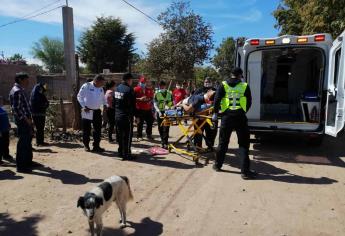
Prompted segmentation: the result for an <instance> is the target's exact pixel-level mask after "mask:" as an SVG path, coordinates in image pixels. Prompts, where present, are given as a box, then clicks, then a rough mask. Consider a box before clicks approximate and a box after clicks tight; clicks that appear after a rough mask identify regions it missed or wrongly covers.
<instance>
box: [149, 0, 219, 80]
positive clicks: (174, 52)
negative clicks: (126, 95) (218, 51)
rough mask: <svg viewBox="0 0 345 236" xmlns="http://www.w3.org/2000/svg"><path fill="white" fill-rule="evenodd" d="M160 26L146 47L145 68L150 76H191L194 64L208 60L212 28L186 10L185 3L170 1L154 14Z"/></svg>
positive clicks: (178, 77)
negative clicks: (158, 31) (158, 34)
mask: <svg viewBox="0 0 345 236" xmlns="http://www.w3.org/2000/svg"><path fill="white" fill-rule="evenodd" d="M158 20H159V22H160V24H161V26H162V27H163V29H164V33H162V34H161V35H160V36H159V38H158V39H155V40H153V41H152V42H151V43H150V44H149V46H148V58H147V63H148V68H149V70H150V71H151V73H152V74H153V75H156V76H161V75H163V74H172V75H173V76H174V77H175V78H176V79H178V80H187V79H191V78H193V73H194V66H195V65H202V64H203V63H204V62H205V60H207V59H209V51H210V49H212V48H213V40H212V35H213V30H212V27H211V26H210V25H209V24H207V23H205V22H204V20H203V18H202V17H201V16H200V15H198V14H195V13H194V12H193V11H192V10H190V5H189V2H186V1H176V2H173V3H172V4H171V5H170V7H168V8H167V10H166V11H164V12H162V13H161V14H160V15H159V16H158Z"/></svg>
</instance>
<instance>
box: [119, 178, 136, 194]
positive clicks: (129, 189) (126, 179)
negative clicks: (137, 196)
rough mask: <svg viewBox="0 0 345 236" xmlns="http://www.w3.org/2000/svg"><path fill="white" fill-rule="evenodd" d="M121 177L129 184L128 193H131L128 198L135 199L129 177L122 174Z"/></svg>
mask: <svg viewBox="0 0 345 236" xmlns="http://www.w3.org/2000/svg"><path fill="white" fill-rule="evenodd" d="M120 177H121V179H123V180H124V181H125V182H126V184H127V187H128V193H129V199H128V200H133V193H132V190H131V185H130V184H129V179H128V177H127V176H120Z"/></svg>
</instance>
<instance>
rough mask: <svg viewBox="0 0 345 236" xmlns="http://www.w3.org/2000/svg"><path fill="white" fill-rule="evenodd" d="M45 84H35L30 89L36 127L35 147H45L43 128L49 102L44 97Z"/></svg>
mask: <svg viewBox="0 0 345 236" xmlns="http://www.w3.org/2000/svg"><path fill="white" fill-rule="evenodd" d="M45 92H46V84H45V83H37V84H36V85H35V87H34V88H33V89H32V92H31V97H30V103H31V109H32V118H33V121H34V124H35V127H36V145H37V146H45V145H47V143H45V142H44V126H45V123H46V111H47V109H48V107H49V101H48V99H47V97H46V95H45Z"/></svg>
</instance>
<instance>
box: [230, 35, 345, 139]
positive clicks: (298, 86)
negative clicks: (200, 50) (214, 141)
mask: <svg viewBox="0 0 345 236" xmlns="http://www.w3.org/2000/svg"><path fill="white" fill-rule="evenodd" d="M344 37H345V32H343V33H342V34H341V35H340V36H339V37H338V38H337V39H336V40H335V41H334V42H333V40H332V37H331V35H330V34H316V35H306V36H291V35H285V36H280V37H276V38H260V39H248V40H246V42H245V44H244V46H243V47H242V48H239V50H238V52H237V58H236V65H237V66H240V67H241V68H242V69H243V71H244V77H245V80H246V81H247V83H248V84H249V85H250V88H251V91H252V98H253V104H252V108H251V109H250V110H249V111H248V114H247V116H248V120H249V126H250V129H251V131H252V133H255V134H264V133H270V132H279V133H281V132H288V133H293V134H296V133H300V134H303V135H309V136H310V138H311V139H310V140H313V142H314V143H315V144H321V141H322V137H323V135H324V134H328V135H331V136H334V137H336V136H337V135H338V133H339V132H340V131H341V130H342V129H343V127H344V112H345V110H344V108H345V107H344V106H345V103H344V99H345V98H344V95H345V71H344V70H345V39H344ZM342 51H343V52H342Z"/></svg>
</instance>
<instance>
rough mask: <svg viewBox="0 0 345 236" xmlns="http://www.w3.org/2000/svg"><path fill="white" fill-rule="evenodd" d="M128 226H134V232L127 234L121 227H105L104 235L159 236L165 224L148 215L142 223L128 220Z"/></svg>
mask: <svg viewBox="0 0 345 236" xmlns="http://www.w3.org/2000/svg"><path fill="white" fill-rule="evenodd" d="M127 224H129V226H128V227H130V228H133V229H134V232H133V233H129V234H126V233H125V232H124V231H123V230H121V229H111V228H104V230H103V236H113V235H119V236H158V235H162V234H163V224H162V223H160V222H157V221H153V220H151V219H150V218H149V217H146V218H144V219H142V220H141V222H140V223H134V222H130V221H127Z"/></svg>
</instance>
